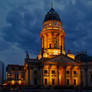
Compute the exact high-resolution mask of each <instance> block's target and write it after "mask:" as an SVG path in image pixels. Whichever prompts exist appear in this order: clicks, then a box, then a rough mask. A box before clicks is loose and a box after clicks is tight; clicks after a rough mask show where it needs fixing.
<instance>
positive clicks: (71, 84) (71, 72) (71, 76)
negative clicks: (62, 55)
mask: <svg viewBox="0 0 92 92" xmlns="http://www.w3.org/2000/svg"><path fill="white" fill-rule="evenodd" d="M72 69H73V66H71V68H70V79H71V85H73V80H72Z"/></svg>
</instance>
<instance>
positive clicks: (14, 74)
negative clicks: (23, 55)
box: [6, 65, 25, 85]
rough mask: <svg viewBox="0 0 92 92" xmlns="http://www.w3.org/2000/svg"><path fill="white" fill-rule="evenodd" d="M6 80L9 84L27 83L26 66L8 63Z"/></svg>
mask: <svg viewBox="0 0 92 92" xmlns="http://www.w3.org/2000/svg"><path fill="white" fill-rule="evenodd" d="M6 80H7V84H8V85H25V74H24V66H20V65H8V66H7V68H6Z"/></svg>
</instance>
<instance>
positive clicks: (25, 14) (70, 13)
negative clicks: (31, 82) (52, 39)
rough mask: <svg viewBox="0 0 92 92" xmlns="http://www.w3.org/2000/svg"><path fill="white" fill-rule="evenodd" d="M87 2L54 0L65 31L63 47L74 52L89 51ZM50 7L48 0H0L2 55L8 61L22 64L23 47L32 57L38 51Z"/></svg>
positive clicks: (91, 20)
mask: <svg viewBox="0 0 92 92" xmlns="http://www.w3.org/2000/svg"><path fill="white" fill-rule="evenodd" d="M90 6H91V2H90V0H54V8H55V10H56V11H57V12H58V14H59V15H60V18H61V20H62V24H63V27H64V31H65V34H66V37H65V49H66V50H68V49H72V51H73V53H75V52H76V51H77V50H79V51H80V50H82V49H87V50H88V53H89V54H92V52H91V47H92V44H91V39H92V37H91V34H92V32H91V30H92V27H91V25H92V17H91V16H92V14H91V7H90ZM49 8H50V1H49V0H40V2H39V0H7V1H4V0H3V1H0V14H1V15H0V36H1V37H0V45H1V47H0V50H1V52H0V53H1V54H0V58H1V59H3V60H5V61H6V62H7V63H14V62H15V61H17V63H21V64H23V62H24V61H23V60H24V59H23V58H25V51H26V50H28V51H29V52H30V53H31V57H36V55H37V54H39V53H40V31H41V26H42V23H43V20H44V16H45V14H46V13H47V12H48V10H49ZM8 53H9V54H8ZM7 54H8V56H7ZM15 58H16V60H15Z"/></svg>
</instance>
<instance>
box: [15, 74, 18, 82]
mask: <svg viewBox="0 0 92 92" xmlns="http://www.w3.org/2000/svg"><path fill="white" fill-rule="evenodd" d="M15 80H18V73H17V72H15Z"/></svg>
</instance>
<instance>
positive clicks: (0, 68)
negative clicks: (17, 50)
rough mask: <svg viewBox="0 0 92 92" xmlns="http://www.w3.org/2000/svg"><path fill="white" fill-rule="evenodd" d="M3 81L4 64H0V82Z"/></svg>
mask: <svg viewBox="0 0 92 92" xmlns="http://www.w3.org/2000/svg"><path fill="white" fill-rule="evenodd" d="M3 81H4V63H3V62H0V82H3Z"/></svg>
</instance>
